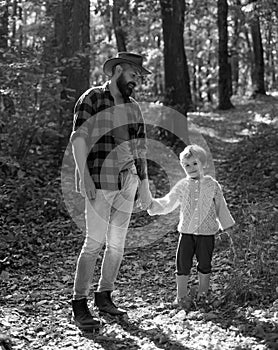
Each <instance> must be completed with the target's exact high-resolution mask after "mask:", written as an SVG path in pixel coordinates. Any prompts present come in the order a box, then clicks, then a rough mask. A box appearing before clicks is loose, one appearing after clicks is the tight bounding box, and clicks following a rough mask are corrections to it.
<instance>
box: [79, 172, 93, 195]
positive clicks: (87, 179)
mask: <svg viewBox="0 0 278 350" xmlns="http://www.w3.org/2000/svg"><path fill="white" fill-rule="evenodd" d="M80 192H81V195H82V196H83V197H87V198H88V199H89V200H93V199H95V198H96V186H95V184H94V181H93V179H92V177H91V175H90V174H89V173H88V172H85V173H84V176H83V178H82V179H81V180H80Z"/></svg>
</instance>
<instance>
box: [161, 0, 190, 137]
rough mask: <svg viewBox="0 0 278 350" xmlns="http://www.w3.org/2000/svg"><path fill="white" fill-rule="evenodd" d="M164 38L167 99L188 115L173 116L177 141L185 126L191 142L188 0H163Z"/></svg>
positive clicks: (169, 103)
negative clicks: (186, 26) (186, 35)
mask: <svg viewBox="0 0 278 350" xmlns="http://www.w3.org/2000/svg"><path fill="white" fill-rule="evenodd" d="M160 6H161V15H162V28H163V39H164V71H165V95H166V96H165V101H164V103H165V104H166V105H168V106H171V107H173V108H175V109H176V110H177V111H179V112H180V113H182V114H183V115H184V119H183V120H182V119H181V120H176V119H175V118H174V120H172V121H171V122H172V130H173V134H174V136H173V138H172V141H173V142H176V143H177V142H178V141H177V140H175V135H180V133H179V131H180V130H184V136H183V141H184V142H185V143H188V127H187V111H188V110H190V109H191V108H192V98H191V91H190V84H189V73H188V66H187V59H186V54H185V50H184V39H183V34H184V11H185V1H184V0H171V1H168V0H160Z"/></svg>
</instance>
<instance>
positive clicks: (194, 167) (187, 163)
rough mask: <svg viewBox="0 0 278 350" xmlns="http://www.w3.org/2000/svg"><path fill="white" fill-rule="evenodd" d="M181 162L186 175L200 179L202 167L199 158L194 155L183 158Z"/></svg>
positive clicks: (202, 171) (202, 173)
mask: <svg viewBox="0 0 278 350" xmlns="http://www.w3.org/2000/svg"><path fill="white" fill-rule="evenodd" d="M181 164H182V167H183V168H184V170H185V172H186V174H187V176H189V177H190V178H191V179H200V178H202V177H203V176H204V168H203V165H202V163H201V162H200V160H199V159H197V158H194V157H189V158H184V159H183V160H182V162H181Z"/></svg>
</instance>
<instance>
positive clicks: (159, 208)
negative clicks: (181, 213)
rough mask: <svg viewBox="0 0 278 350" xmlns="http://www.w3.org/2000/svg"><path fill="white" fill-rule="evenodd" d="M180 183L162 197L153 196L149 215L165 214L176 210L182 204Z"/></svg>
mask: <svg viewBox="0 0 278 350" xmlns="http://www.w3.org/2000/svg"><path fill="white" fill-rule="evenodd" d="M179 192H180V184H179V183H177V184H176V185H175V186H174V187H173V188H172V190H171V191H170V192H169V193H168V194H167V195H166V196H164V197H162V198H159V199H158V198H156V199H155V198H153V200H152V204H151V206H150V207H149V209H148V210H147V211H148V213H149V215H165V214H168V213H170V212H171V211H173V210H175V209H176V208H177V207H178V206H179V204H180V194H179Z"/></svg>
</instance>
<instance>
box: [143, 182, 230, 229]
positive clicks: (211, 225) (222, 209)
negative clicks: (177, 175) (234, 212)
mask: <svg viewBox="0 0 278 350" xmlns="http://www.w3.org/2000/svg"><path fill="white" fill-rule="evenodd" d="M178 206H180V221H179V225H178V231H179V232H181V233H190V234H196V235H213V234H215V233H216V232H217V231H218V230H219V229H223V230H225V229H227V228H229V227H231V226H233V225H234V223H235V221H234V219H233V218H232V216H231V214H230V212H229V209H228V207H227V204H226V201H225V198H224V196H223V193H222V190H221V186H220V184H219V183H218V182H217V181H216V180H215V179H214V178H212V177H211V176H209V175H206V176H204V177H203V178H202V179H201V180H194V179H190V178H184V179H182V180H180V181H179V182H178V183H177V184H176V185H175V186H174V187H173V188H172V190H171V191H170V192H169V193H168V194H167V195H166V196H165V197H163V198H160V199H154V200H153V204H152V206H151V208H150V209H149V210H148V213H149V214H150V215H157V214H168V213H170V212H171V211H173V210H174V209H176V208H177V207H178Z"/></svg>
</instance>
